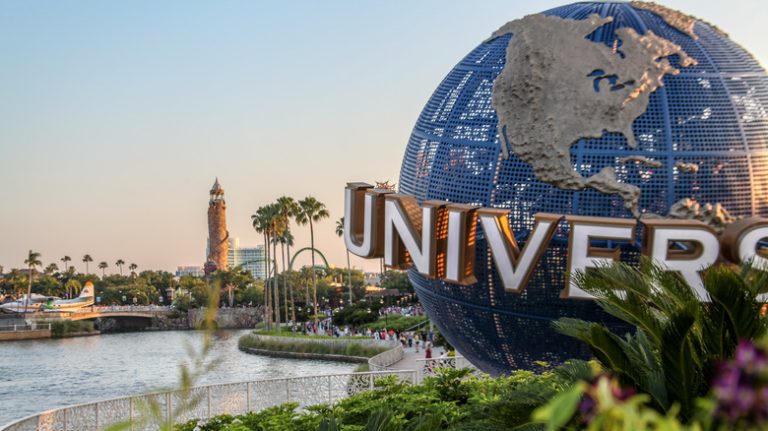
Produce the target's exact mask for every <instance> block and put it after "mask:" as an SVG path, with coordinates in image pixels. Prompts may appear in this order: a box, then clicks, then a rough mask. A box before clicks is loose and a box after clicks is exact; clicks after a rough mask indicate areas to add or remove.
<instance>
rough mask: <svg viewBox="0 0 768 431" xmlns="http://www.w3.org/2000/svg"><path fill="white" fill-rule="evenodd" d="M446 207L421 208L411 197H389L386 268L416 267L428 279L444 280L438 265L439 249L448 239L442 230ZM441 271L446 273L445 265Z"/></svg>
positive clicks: (431, 204) (430, 204)
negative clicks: (439, 278) (440, 278)
mask: <svg viewBox="0 0 768 431" xmlns="http://www.w3.org/2000/svg"><path fill="white" fill-rule="evenodd" d="M445 205H446V203H445V202H443V201H426V202H424V203H423V204H422V205H421V208H419V204H418V202H417V201H416V199H415V198H413V197H411V196H406V195H401V194H394V193H393V194H388V195H386V197H385V203H384V264H385V265H387V266H389V267H392V268H400V269H405V268H408V267H410V266H413V267H415V268H416V270H417V271H419V272H420V273H422V274H424V275H426V276H427V277H441V276H442V275H443V274H441V273H440V272H442V271H440V272H439V271H438V263H437V261H438V247H439V246H440V245H441V244H443V243H444V241H445V235H446V232H445V227H444V226H442V225H443V224H444V223H445V220H446V217H445ZM419 232H421V233H420V234H419ZM440 259H441V260H442V259H444V256H441V257H440ZM440 269H442V270H444V265H443V266H442V268H440Z"/></svg>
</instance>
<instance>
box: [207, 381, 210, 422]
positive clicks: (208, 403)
mask: <svg viewBox="0 0 768 431" xmlns="http://www.w3.org/2000/svg"><path fill="white" fill-rule="evenodd" d="M210 418H211V387H210V386H208V417H207V418H206V419H210Z"/></svg>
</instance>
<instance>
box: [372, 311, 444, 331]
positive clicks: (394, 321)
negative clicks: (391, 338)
mask: <svg viewBox="0 0 768 431" xmlns="http://www.w3.org/2000/svg"><path fill="white" fill-rule="evenodd" d="M428 320H429V319H428V318H427V316H403V315H400V314H389V315H388V316H387V317H384V316H382V317H379V318H378V320H376V321H375V322H373V323H370V324H367V325H363V327H364V328H370V329H371V330H382V329H388V330H389V329H391V330H393V331H404V330H406V329H411V330H413V327H415V326H417V325H419V324H422V323H425V322H427V321H428Z"/></svg>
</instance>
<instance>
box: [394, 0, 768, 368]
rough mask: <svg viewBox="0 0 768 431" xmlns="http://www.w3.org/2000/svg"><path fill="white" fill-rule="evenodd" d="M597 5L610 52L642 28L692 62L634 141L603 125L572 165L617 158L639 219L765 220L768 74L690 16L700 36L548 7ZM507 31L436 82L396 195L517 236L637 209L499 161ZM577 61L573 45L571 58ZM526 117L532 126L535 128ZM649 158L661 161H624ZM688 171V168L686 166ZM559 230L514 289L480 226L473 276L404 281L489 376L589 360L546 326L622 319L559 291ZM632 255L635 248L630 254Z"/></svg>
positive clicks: (660, 97)
mask: <svg viewBox="0 0 768 431" xmlns="http://www.w3.org/2000/svg"><path fill="white" fill-rule="evenodd" d="M594 13H597V14H599V15H601V16H603V17H613V21H612V22H611V23H610V24H608V25H606V26H605V27H604V28H601V29H600V30H598V31H595V32H594V33H592V34H590V35H589V37H588V39H591V40H592V41H593V42H596V43H605V44H606V45H608V46H611V44H613V43H614V41H615V40H616V36H615V33H614V31H615V30H616V29H618V28H621V27H632V28H634V30H635V31H636V32H637V33H639V34H641V35H643V34H646V32H647V31H648V30H651V31H653V33H655V34H656V35H657V36H660V37H662V38H665V39H667V40H669V41H671V42H674V43H675V44H677V45H679V46H680V47H681V48H682V49H684V51H685V52H686V53H687V54H688V55H689V56H690V57H692V58H694V59H695V60H696V61H697V62H698V64H697V65H695V66H690V67H679V64H677V63H676V62H677V61H678V59H676V58H675V57H671V58H670V62H671V63H672V64H673V65H675V66H676V67H678V68H679V69H680V73H679V74H678V75H666V76H665V77H664V79H663V83H664V85H663V86H662V87H659V88H658V89H657V90H656V91H655V92H653V93H652V94H651V95H650V101H649V103H648V107H647V109H646V111H645V113H644V114H642V115H641V116H640V117H638V118H637V119H636V120H635V121H634V123H632V128H633V131H634V135H635V137H636V138H637V147H636V148H630V147H629V146H628V145H627V139H626V138H625V136H623V135H622V134H619V133H604V134H603V136H602V137H600V138H598V139H582V140H580V141H579V142H578V143H576V144H574V145H573V146H572V147H571V150H570V154H571V162H572V165H573V168H574V169H575V170H576V171H577V172H578V173H579V174H581V176H583V177H590V176H592V175H594V174H596V173H598V172H599V171H600V169H601V168H603V167H605V166H614V168H615V170H616V174H617V178H618V179H619V181H621V182H624V183H629V184H634V185H636V186H638V187H640V189H641V190H642V194H641V196H640V205H639V206H640V210H641V212H642V213H643V214H648V213H655V214H660V215H665V214H667V212H668V211H669V209H670V207H671V206H672V205H673V204H674V203H675V202H677V201H679V200H681V199H684V198H691V199H693V200H694V201H697V202H700V203H702V204H704V203H720V204H722V205H723V207H724V208H726V209H727V210H728V211H729V212H730V213H731V214H732V215H734V216H753V215H759V216H768V194H766V191H768V114H766V109H768V79H766V73H765V70H764V69H763V68H762V67H761V66H760V65H759V64H758V62H757V61H756V60H755V59H754V58H753V57H752V56H751V55H750V54H749V53H748V52H747V51H745V50H744V49H743V48H741V47H740V46H739V45H737V44H736V43H734V42H733V41H731V40H730V39H729V38H728V37H727V36H726V35H724V34H723V33H722V32H720V31H719V30H718V29H716V28H714V27H713V26H711V25H709V24H707V23H705V22H702V21H698V20H697V21H696V22H695V25H694V27H693V28H694V30H695V35H696V36H698V38H692V37H691V36H689V34H686V33H685V32H683V31H681V30H680V29H679V28H676V27H673V26H671V25H670V24H669V23H668V22H667V21H665V19H663V17H662V15H657V14H656V13H655V12H652V11H649V10H647V9H646V8H643V7H637V5H636V4H635V3H631V4H630V3H602V2H600V3H576V4H572V5H567V6H562V7H559V8H556V9H552V10H549V11H546V12H544V14H545V15H555V16H559V17H561V18H569V19H574V20H582V19H585V18H586V17H587V16H589V15H590V14H594ZM513 37H514V36H512V35H511V34H506V35H503V36H500V37H498V38H495V39H491V40H489V41H487V42H484V43H481V44H480V45H479V46H478V47H477V48H475V49H474V50H473V51H472V52H470V53H469V55H467V56H466V57H465V58H464V59H463V60H461V61H460V62H459V64H458V65H456V66H455V67H454V68H453V70H451V71H450V73H449V74H448V76H447V77H446V78H445V79H444V80H443V81H442V82H441V83H440V85H439V86H438V87H437V90H435V92H434V94H433V95H432V97H431V98H430V99H429V101H428V102H427V104H426V106H425V107H424V110H423V111H422V113H421V115H420V116H419V118H418V121H417V122H416V126H415V127H414V129H413V132H412V134H411V137H410V140H409V142H408V146H407V149H406V151H405V156H404V160H403V164H402V169H401V172H400V182H399V185H400V191H401V192H402V193H407V194H411V195H414V196H416V197H417V198H418V199H420V200H428V199H439V200H447V201H450V202H455V203H471V204H477V205H482V206H487V207H496V208H505V209H509V210H511V213H510V218H509V220H510V223H511V226H512V228H513V230H514V232H515V234H516V236H517V240H518V242H520V243H524V242H525V239H526V238H527V236H528V233H529V231H530V229H531V228H532V227H533V214H534V213H537V212H548V213H555V214H576V215H583V216H603V217H632V214H631V213H630V212H629V211H627V209H626V208H625V207H624V205H623V203H624V202H623V200H622V199H621V198H619V197H618V196H615V195H608V194H603V193H601V192H599V191H596V190H594V189H584V190H581V191H571V190H563V189H559V188H557V187H555V186H553V185H551V184H549V183H545V182H541V181H539V180H538V179H537V178H536V177H535V175H534V173H533V171H532V168H531V166H530V165H529V164H528V163H526V162H524V161H522V160H520V159H519V158H518V157H516V156H515V154H514V153H512V154H511V155H510V157H509V158H506V159H505V158H503V157H501V146H500V143H499V137H498V133H497V116H496V112H495V110H494V108H493V105H492V92H493V83H494V79H495V78H496V77H497V76H498V75H499V74H500V72H501V71H502V69H503V68H504V66H505V61H506V58H505V51H506V49H507V46H508V44H509V43H510V40H511V38H513ZM573 55H575V56H577V55H578V53H573ZM535 126H536V125H535V124H532V125H531V127H535ZM638 155H640V156H648V157H652V158H653V159H654V160H657V161H659V162H661V163H660V164H661V166H660V167H653V168H650V167H648V166H644V165H642V164H639V163H638V164H632V163H626V162H621V161H620V159H621V158H623V157H627V156H638ZM694 165H695V167H696V169H693V170H692V169H686V168H685V166H694ZM567 235H568V230H567V226H564V224H561V227H560V228H559V229H558V231H557V234H556V236H555V238H554V240H553V241H552V243H551V246H550V247H549V248H548V250H547V252H546V254H545V255H544V256H543V258H542V260H541V262H540V263H539V265H538V267H537V268H536V270H535V274H534V276H533V277H532V279H531V281H530V283H529V284H528V287H527V289H526V290H525V291H524V292H523V293H522V294H519V295H517V294H512V293H506V292H505V291H504V289H503V287H502V284H501V282H500V280H499V278H498V275H497V273H496V270H495V269H494V266H493V264H492V260H491V259H490V258H489V257H490V255H489V250H488V247H487V245H486V242H485V240H484V238H483V232H482V229H478V237H477V254H476V256H477V262H476V267H475V268H476V275H477V279H478V280H479V281H478V283H476V284H474V285H470V286H460V285H455V284H450V283H446V282H442V281H439V280H432V279H427V278H425V277H423V276H421V275H419V274H418V273H416V272H415V271H413V270H411V271H410V272H409V276H410V278H411V281H412V282H413V284H414V286H415V289H416V292H417V294H418V296H419V298H420V300H421V301H422V303H423V304H424V306H425V309H426V311H427V313H428V315H429V316H430V317H431V318H432V319H433V320H434V321H435V323H436V325H437V326H438V328H439V329H440V331H441V333H442V334H444V336H445V338H446V339H447V340H448V341H449V342H450V343H451V344H452V345H454V346H455V347H456V348H457V349H458V351H459V352H460V353H461V354H462V355H464V356H465V357H466V358H467V359H469V360H470V361H471V362H472V363H473V364H475V365H476V366H478V367H479V368H481V369H482V370H483V371H485V372H488V373H490V374H502V373H507V372H509V371H510V370H512V369H518V368H528V369H531V368H535V361H540V360H541V361H549V362H553V363H558V362H562V361H563V360H565V359H568V358H572V357H584V356H587V355H588V354H589V352H588V350H587V349H586V347H585V346H583V345H582V344H580V343H578V342H576V341H575V340H573V339H570V338H567V337H563V336H560V335H559V334H557V333H556V332H554V331H553V330H552V329H551V322H552V321H553V320H555V319H557V318H559V317H565V316H568V317H579V318H583V319H588V320H593V321H603V322H606V323H608V324H610V325H619V322H616V321H615V320H612V318H610V316H607V315H606V314H605V313H603V312H602V311H601V310H600V309H599V308H598V307H597V306H596V304H595V303H594V302H591V301H583V300H581V301H580V300H569V299H561V298H560V297H559V295H560V291H561V290H562V289H563V287H564V286H565V280H564V273H565V266H566V257H567V255H566V252H567V248H566V241H567ZM623 253H625V254H626V255H627V257H629V258H630V260H631V257H632V254H633V253H634V254H636V251H634V252H633V251H632V250H625V251H624V252H623Z"/></svg>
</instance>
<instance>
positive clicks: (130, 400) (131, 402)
mask: <svg viewBox="0 0 768 431" xmlns="http://www.w3.org/2000/svg"><path fill="white" fill-rule="evenodd" d="M128 400H129V401H128V405H129V408H130V409H131V411H130V413H128V420H129V421H130V422H131V431H133V400H134V398H133V397H131V398H129V399H128Z"/></svg>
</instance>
